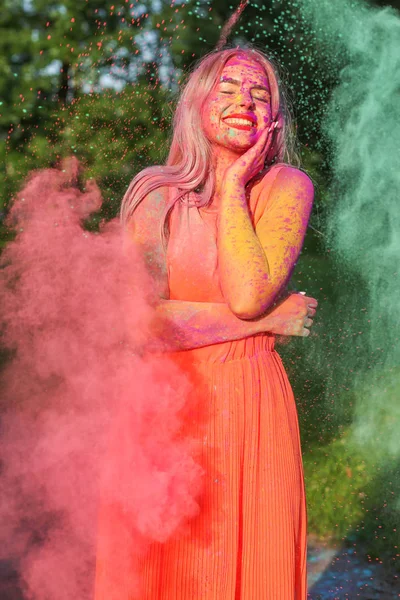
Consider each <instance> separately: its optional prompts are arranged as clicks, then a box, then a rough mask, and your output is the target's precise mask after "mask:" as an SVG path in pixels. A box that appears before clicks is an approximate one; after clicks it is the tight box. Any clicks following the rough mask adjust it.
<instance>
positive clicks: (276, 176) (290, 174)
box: [260, 163, 312, 187]
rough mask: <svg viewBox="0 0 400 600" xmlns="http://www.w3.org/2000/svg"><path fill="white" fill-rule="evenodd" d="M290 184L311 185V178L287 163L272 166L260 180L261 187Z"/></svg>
mask: <svg viewBox="0 0 400 600" xmlns="http://www.w3.org/2000/svg"><path fill="white" fill-rule="evenodd" d="M288 181H289V182H290V183H291V184H298V185H305V184H306V185H310V184H311V185H312V181H311V178H310V177H309V176H308V175H307V173H306V172H305V171H303V170H302V169H299V168H298V167H294V166H293V165H290V164H287V163H277V164H275V165H272V167H270V168H269V169H268V171H267V172H266V173H265V175H264V176H263V177H262V179H261V182H260V183H261V186H262V187H266V186H272V185H273V184H274V183H277V182H288Z"/></svg>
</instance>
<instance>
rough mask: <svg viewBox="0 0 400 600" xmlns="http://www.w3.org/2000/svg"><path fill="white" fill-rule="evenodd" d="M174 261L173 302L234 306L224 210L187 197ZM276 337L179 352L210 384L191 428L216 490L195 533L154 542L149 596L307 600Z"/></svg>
mask: <svg viewBox="0 0 400 600" xmlns="http://www.w3.org/2000/svg"><path fill="white" fill-rule="evenodd" d="M273 171H274V172H276V173H277V172H278V171H279V167H275V168H274V169H273ZM273 180H274V177H273V176H272V173H271V176H270V177H269V183H267V185H265V182H264V184H263V194H262V196H261V194H260V191H261V186H260V185H254V186H253V188H252V189H251V192H249V206H250V210H251V214H252V218H253V223H256V222H257V220H258V219H259V218H260V217H261V215H262V214H263V213H264V211H265V210H268V201H269V194H268V190H269V189H270V187H271V185H272V183H273ZM167 264H168V274H169V285H170V298H171V299H174V300H189V301H203V302H224V298H223V295H222V292H221V289H220V285H219V278H218V265H217V244H216V213H215V212H212V211H207V210H204V209H197V208H196V207H188V206H187V205H184V204H182V203H178V204H177V205H175V207H174V209H173V211H172V214H171V219H170V238H169V243H168V252H167ZM274 342H275V338H274V336H273V335H271V334H268V333H266V334H258V335H255V336H251V337H248V338H246V339H241V340H238V341H232V342H225V343H219V344H214V345H211V346H207V347H203V348H198V349H193V350H187V351H182V352H177V353H174V358H175V359H176V360H177V361H178V362H179V363H180V365H181V366H182V367H183V368H187V369H188V370H190V371H191V372H195V373H196V376H197V377H198V378H199V380H201V381H202V382H203V383H204V388H203V391H202V392H201V393H202V398H201V404H202V406H203V408H204V409H205V414H202V416H201V418H199V419H198V421H197V423H196V422H195V423H194V425H193V427H194V431H192V432H191V433H194V435H195V436H196V437H197V439H199V440H200V447H201V451H200V453H201V456H200V457H199V459H200V462H201V464H202V465H203V467H204V470H205V488H204V493H203V495H202V497H201V498H200V512H199V514H198V516H197V517H195V518H194V519H193V520H192V521H191V522H190V523H189V532H186V533H185V534H184V535H180V536H176V538H175V539H171V540H169V541H168V542H167V543H165V544H159V543H155V544H153V545H152V546H151V548H150V552H149V553H148V554H147V555H146V557H145V558H144V559H143V561H142V562H141V564H140V572H141V576H142V578H143V582H144V592H143V594H141V596H140V600H305V599H306V597H307V569H306V525H307V516H306V501H305V490H304V479H303V466H302V456H301V448H300V436H299V426H298V417H297V409H296V404H295V400H294V397H293V392H292V389H291V386H290V383H289V381H288V378H287V375H286V372H285V369H284V366H283V364H282V361H281V358H280V356H279V355H278V353H277V352H276V351H275V349H274ZM96 600H103V597H102V596H101V594H98V595H96ZM104 600H105V597H104ZM119 600H133V599H131V598H128V597H127V598H121V599H119ZM134 600H136V598H135V599H134Z"/></svg>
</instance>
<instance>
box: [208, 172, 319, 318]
mask: <svg viewBox="0 0 400 600" xmlns="http://www.w3.org/2000/svg"><path fill="white" fill-rule="evenodd" d="M261 193H262V192H261ZM270 195H271V199H270V201H269V202H268V208H267V210H266V211H265V212H264V214H263V215H262V217H261V218H260V220H259V221H258V223H257V224H256V227H255V228H254V227H253V224H252V221H251V216H250V212H249V208H248V204H247V201H246V196H245V189H244V186H243V185H242V184H240V183H238V180H237V179H232V178H229V177H227V178H226V180H225V185H224V187H223V193H222V195H221V199H220V206H219V220H218V264H219V275H220V281H221V288H222V292H223V294H224V297H225V300H226V302H227V304H228V305H229V306H230V308H231V310H232V312H233V313H234V314H235V315H236V316H237V317H239V318H241V319H254V318H256V317H259V316H260V315H262V314H263V313H265V311H266V310H267V309H268V308H269V307H270V306H271V305H272V304H273V302H274V300H275V298H276V296H277V295H278V294H279V292H280V290H281V289H282V288H283V287H284V285H285V284H286V283H287V281H288V279H289V277H290V275H291V273H292V271H293V268H294V266H295V264H296V261H297V259H298V257H299V254H300V251H301V248H302V245H303V241H304V236H305V233H306V229H307V224H308V221H309V218H310V214H311V209H312V204H313V199H314V188H313V184H312V182H311V180H310V178H309V177H308V176H307V175H306V174H305V173H304V172H303V171H300V170H299V169H296V168H294V167H283V168H282V169H280V171H279V173H278V174H277V176H276V178H275V180H274V182H273V184H272V187H271V190H270Z"/></svg>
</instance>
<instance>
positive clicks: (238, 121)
mask: <svg viewBox="0 0 400 600" xmlns="http://www.w3.org/2000/svg"><path fill="white" fill-rule="evenodd" d="M224 121H225V123H232V125H234V124H237V125H250V126H251V127H255V125H254V123H252V121H250V120H249V119H237V118H229V119H224Z"/></svg>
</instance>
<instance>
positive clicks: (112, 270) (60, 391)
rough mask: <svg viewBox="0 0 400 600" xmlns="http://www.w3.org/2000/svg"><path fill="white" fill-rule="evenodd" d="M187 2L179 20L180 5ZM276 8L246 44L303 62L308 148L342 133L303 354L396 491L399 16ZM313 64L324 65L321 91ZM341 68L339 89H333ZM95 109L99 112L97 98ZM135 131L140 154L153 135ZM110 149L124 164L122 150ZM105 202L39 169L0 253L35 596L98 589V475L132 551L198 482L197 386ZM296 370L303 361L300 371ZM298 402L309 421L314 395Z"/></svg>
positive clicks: (10, 486) (11, 536)
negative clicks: (168, 344)
mask: <svg viewBox="0 0 400 600" xmlns="http://www.w3.org/2000/svg"><path fill="white" fill-rule="evenodd" d="M198 4H199V3H198ZM283 4H284V7H283ZM174 10H177V11H178V14H179V11H182V10H184V5H182V7H177V8H176V9H175V8H174ZM196 10H197V9H196ZM210 10H211V9H210ZM266 10H267V9H266V7H265V6H264V5H262V6H261V5H259V4H258V3H257V2H254V3H250V5H249V13H248V14H249V15H251V18H252V19H254V22H255V23H256V24H258V26H259V34H257V37H256V39H253V40H250V41H253V42H256V43H257V44H258V46H260V47H262V48H263V49H264V50H266V51H267V53H268V40H269V39H271V38H272V37H274V38H279V45H280V48H281V55H282V56H281V57H279V56H278V59H279V58H281V59H282V62H284V64H285V65H286V68H287V69H290V64H291V62H292V61H294V62H295V63H296V65H297V67H298V68H297V70H296V72H295V73H292V83H293V87H294V89H295V92H296V99H295V104H296V107H297V112H298V114H299V115H301V116H302V118H303V122H304V124H305V125H304V127H305V130H304V132H303V137H304V139H305V140H309V147H311V146H312V143H313V139H314V140H315V136H316V134H318V135H319V136H320V139H323V140H324V142H323V143H325V144H328V145H329V148H330V154H329V162H330V165H329V166H330V171H331V173H332V174H333V176H332V178H331V181H330V188H329V190H328V194H327V197H328V201H329V210H328V211H327V217H326V220H325V222H323V223H317V224H318V225H319V227H320V229H321V230H322V234H323V243H324V245H325V248H326V251H327V256H329V257H330V258H329V260H330V262H329V263H328V264H329V268H331V269H332V280H333V281H334V282H335V285H336V286H337V288H336V289H335V298H336V300H335V304H329V302H327V303H326V305H325V308H324V304H323V302H324V298H322V297H321V292H319V291H320V285H319V282H318V272H317V271H315V272H311V274H310V275H308V277H307V278H304V277H303V279H301V265H302V262H301V261H300V262H299V265H298V268H297V271H296V273H295V278H296V277H297V279H298V280H301V281H302V283H307V285H308V286H309V287H308V288H307V291H308V293H309V294H310V295H315V297H317V298H318V299H319V301H320V303H321V309H320V317H319V321H317V324H316V325H315V336H314V338H313V340H312V343H308V345H307V352H306V353H304V354H305V356H304V358H303V359H302V362H301V363H300V364H301V365H302V368H303V369H304V368H305V369H306V370H307V371H308V373H307V377H308V378H309V379H312V378H313V377H314V376H315V377H317V376H318V375H320V376H321V377H322V378H324V386H323V393H322V394H320V395H319V396H318V401H319V402H320V406H319V411H320V413H321V414H325V419H326V421H325V423H321V422H320V423H319V427H321V428H325V429H327V430H329V427H333V425H332V424H334V423H335V422H336V421H339V420H340V418H341V417H342V416H343V413H346V411H349V408H348V407H344V406H343V402H345V401H346V400H348V399H349V395H345V394H344V395H342V396H340V394H338V391H340V390H346V391H347V392H348V394H351V403H352V407H351V411H350V417H351V418H350V421H351V426H350V428H349V431H350V435H351V438H352V440H353V442H354V444H355V447H357V451H358V452H360V453H361V455H362V456H363V457H364V458H365V460H367V459H368V458H370V456H371V455H374V461H375V462H374V465H373V466H374V467H375V469H376V470H377V471H379V477H380V478H381V485H382V486H383V487H384V489H385V492H386V494H387V495H388V496H389V495H394V497H395V491H396V490H398V488H399V485H400V482H399V479H398V474H397V476H395V474H394V465H395V463H396V461H398V459H399V456H400V444H399V442H398V435H397V431H398V423H399V420H398V417H399V408H398V406H399V404H398V401H397V398H398V390H399V387H400V371H399V367H398V365H399V364H400V355H399V354H400V350H399V348H400V346H399V343H398V325H397V323H398V316H397V315H398V310H399V305H398V297H399V294H398V257H399V254H400V242H399V240H400V217H399V211H398V200H397V195H398V189H399V187H400V181H399V179H400V169H399V165H398V149H397V148H396V144H397V143H398V142H397V140H398V139H400V130H399V129H400V114H399V112H400V107H399V104H398V101H397V97H396V94H397V90H398V89H399V84H400V81H399V79H400V64H399V62H400V57H399V55H398V48H397V44H398V39H399V33H400V19H399V16H398V14H397V13H396V11H394V10H393V9H390V8H386V9H377V8H374V7H371V6H369V5H367V4H365V3H363V2H355V1H352V2H350V0H336V1H335V2H334V3H333V2H330V1H329V0H297V2H285V3H282V2H280V1H278V0H275V1H272V2H271V3H270V7H269V9H268V10H269V11H270V13H271V15H272V16H273V17H274V20H273V21H272V22H273V27H272V30H271V29H269V30H267V29H265V27H264V24H263V23H264V22H263V15H264V13H265V11H266ZM143 18H144V17H143ZM247 18H250V16H246V11H245V12H244V14H243V16H242V21H241V24H240V27H239V26H237V28H236V29H237V31H235V36H236V39H239V40H245V39H246V19H247ZM183 29H184V28H183V26H182V28H181V29H179V27H178V29H177V31H178V30H179V31H181V33H182V34H183ZM299 32H300V34H299ZM293 40H294V42H293ZM204 42H206V40H204ZM208 49H209V48H208V47H207V50H208ZM302 65H304V67H303V66H302ZM307 69H308V70H309V69H315V73H316V76H315V80H314V82H313V87H312V89H309V88H307V84H306V81H307V78H306V77H305V75H304V73H305V72H306V71H307ZM327 80H334V81H335V84H336V85H335V88H334V92H333V94H332V96H331V97H328V96H327V93H326V91H325V87H324V83H325V82H326V81H327ZM159 83H160V82H158V81H156V82H155V84H156V85H158V84H159ZM312 95H314V97H317V98H319V99H320V105H321V109H320V113H319V115H317V117H318V118H316V116H315V115H313V114H310V111H309V101H310V98H311V96H312ZM82 103H83V104H85V103H86V105H87V110H88V114H89V113H90V110H91V107H90V96H88V98H86V99H83V100H82ZM120 108H121V106H120V104H119V100H118V98H117V99H116V100H115V106H111V107H110V111H111V113H112V112H113V111H115V113H116V114H117V116H118V110H120ZM118 118H119V117H118ZM127 125H129V123H125V125H124V127H126V126H127ZM77 128H78V129H79V124H77ZM136 134H137V139H138V148H137V156H138V157H139V156H140V153H145V152H146V150H145V146H146V143H147V142H146V136H145V135H144V134H143V133H142V134H141V137H140V136H139V135H138V134H139V132H136ZM71 135H72V134H71ZM82 135H83V134H82ZM110 141H112V140H110ZM148 143H149V144H150V143H151V144H153V143H157V138H155V139H154V138H153V139H152V140H148ZM87 151H88V154H90V152H91V149H90V148H88V149H87ZM108 153H109V158H111V157H112V146H111V148H109V149H108ZM78 156H79V154H78ZM121 161H122V163H121V165H123V157H121ZM139 162H140V161H139ZM121 165H120V167H121ZM117 167H118V165H117ZM121 168H122V167H121ZM137 170H139V167H138V169H137ZM317 193H318V190H317ZM100 204H101V195H100V192H99V189H98V188H97V186H96V185H95V183H94V182H93V181H88V182H87V183H85V182H84V181H83V180H82V174H81V173H80V172H79V166H78V163H77V162H76V161H74V160H71V161H70V162H66V163H64V168H63V169H61V170H56V169H51V170H47V171H43V172H41V173H37V174H35V175H34V176H33V177H32V178H31V179H30V180H29V181H28V183H27V184H26V186H25V187H24V189H23V190H22V191H21V192H20V193H19V195H18V197H17V198H16V200H15V202H14V204H13V208H12V211H11V219H12V220H13V224H14V226H15V228H16V230H17V232H18V235H17V237H16V239H15V241H14V242H12V243H10V244H9V245H8V247H7V248H6V250H5V252H4V253H3V255H2V267H3V268H2V288H1V300H2V307H3V308H2V310H3V325H4V338H5V342H6V346H7V347H8V348H9V349H10V359H9V361H8V362H7V363H6V367H5V369H4V371H3V374H2V381H1V385H2V390H3V397H4V405H5V407H7V410H6V411H5V415H4V418H3V419H2V446H3V483H2V486H3V489H2V494H1V497H2V506H1V514H0V518H1V529H2V532H1V533H2V538H3V540H5V541H4V542H3V543H2V547H3V549H4V551H7V556H15V557H20V559H21V572H22V575H23V579H24V585H25V589H26V593H27V594H28V597H30V598H34V599H36V600H47V599H48V600H54V598H57V599H60V600H64V599H65V600H70V599H71V598H80V599H82V600H85V599H86V598H87V599H89V598H91V597H92V589H93V574H94V560H95V546H96V520H97V511H98V497H99V489H100V487H102V488H104V490H106V491H104V490H103V492H102V497H103V498H106V501H109V502H114V503H116V504H118V506H119V508H120V510H121V511H122V512H123V513H125V514H126V515H127V516H128V519H127V520H128V521H129V523H130V525H129V528H127V533H126V540H127V545H126V548H127V549H129V551H130V552H131V553H132V554H133V555H134V554H135V553H137V555H139V553H141V552H144V551H145V549H146V546H147V545H148V544H149V543H150V542H151V541H152V540H160V541H162V540H164V539H166V538H167V537H168V536H169V535H171V534H172V533H173V532H174V531H176V529H177V528H178V527H180V526H182V524H183V523H184V522H185V520H186V519H187V518H188V517H190V516H192V515H194V514H195V512H196V510H197V505H196V497H197V494H198V492H199V490H200V489H201V471H200V469H199V467H198V466H197V465H196V462H195V460H194V459H193V443H192V441H191V440H184V439H182V437H180V436H179V431H180V429H181V426H182V414H183V412H184V409H185V407H186V408H187V405H188V403H190V398H191V390H192V384H191V382H190V381H189V380H188V377H187V376H186V375H183V374H182V373H180V372H179V370H178V369H177V367H176V366H175V365H174V364H172V362H171V361H169V360H168V359H167V358H163V359H162V360H161V359H160V358H159V357H158V358H157V361H155V360H154V361H152V360H151V359H150V358H146V359H144V358H143V353H142V351H141V348H142V346H143V344H144V343H145V341H146V339H147V337H148V336H149V331H150V328H151V320H152V314H153V309H152V289H151V285H150V282H149V281H148V279H147V277H146V274H145V270H144V268H143V266H142V265H141V263H140V261H139V260H138V258H137V257H136V256H134V253H133V250H131V249H130V250H129V251H127V249H126V246H123V245H122V244H121V239H122V236H121V232H120V230H119V226H118V225H117V223H116V221H111V222H109V223H108V224H107V225H105V226H104V227H103V228H101V229H100V232H99V233H90V232H88V231H86V230H85V229H84V228H82V225H81V222H82V219H84V218H86V217H87V216H88V215H89V214H90V213H91V212H92V211H95V210H98V209H99V208H100ZM314 224H315V223H314ZM299 272H300V274H299ZM322 293H324V292H322ZM309 341H310V340H309ZM296 343H297V342H294V347H295V348H297V350H295V354H296V353H297V354H298V346H296ZM290 346H291V345H290V344H289V345H288V349H287V352H288V353H289V354H288V356H290ZM302 348H304V347H303V346H302ZM284 351H286V350H285V349H284ZM283 353H284V352H283ZM288 371H289V374H290V365H289V369H288ZM298 374H299V373H298V372H296V368H295V367H293V375H292V378H296V376H297V375H298ZM332 398H333V400H332ZM340 398H344V400H342V401H341V400H340ZM341 402H342V403H341ZM309 404H310V405H311V401H310V402H309ZM300 410H303V421H305V420H306V417H307V400H305V408H304V407H303V408H300ZM304 415H305V416H304ZM300 417H301V419H302V416H301V415H300ZM116 440H118V442H117V441H116ZM116 443H118V444H120V447H121V457H122V456H123V457H124V458H123V463H122V462H121V464H120V465H119V466H118V469H116V467H115V465H110V464H107V462H105V460H106V459H105V457H106V456H108V453H107V452H106V449H107V448H109V447H110V444H111V445H113V444H116ZM305 450H306V451H307V447H306V448H305ZM369 464H370V466H371V462H370V463H369ZM371 477H372V475H371ZM389 480H390V482H391V486H392V487H390V489H389V487H388V486H389V484H388V481H389ZM107 494H108V495H107ZM309 501H310V502H312V501H313V491H312V488H310V491H309ZM390 510H391V511H392V513H391V515H388V514H386V515H385V517H386V518H387V519H388V521H387V522H388V523H389V522H390V519H391V520H392V521H393V523H394V522H395V521H396V519H397V517H398V512H396V511H398V510H400V506H399V505H396V501H392V503H391V504H390ZM388 526H390V524H389V525H388ZM395 552H396V551H395V550H394V549H393V553H395ZM120 560H121V564H123V561H124V560H126V558H125V557H124V556H121V557H120ZM116 585H117V583H116ZM124 585H126V582H124ZM129 585H130V586H131V588H132V591H133V590H135V589H139V587H138V586H140V578H139V573H138V572H135V571H134V570H131V581H130V583H129Z"/></svg>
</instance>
